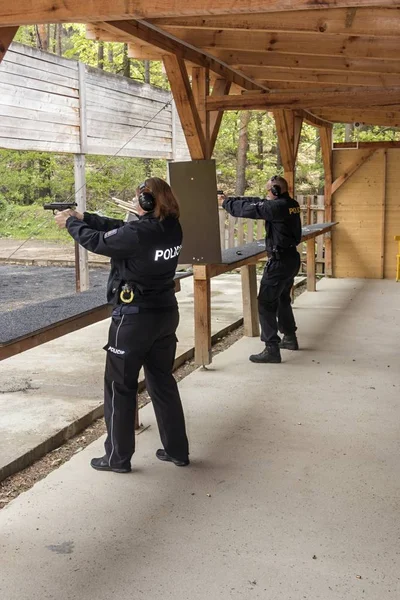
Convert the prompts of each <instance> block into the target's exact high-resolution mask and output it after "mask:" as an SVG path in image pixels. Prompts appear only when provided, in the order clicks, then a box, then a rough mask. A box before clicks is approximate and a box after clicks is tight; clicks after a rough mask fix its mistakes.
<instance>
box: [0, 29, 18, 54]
mask: <svg viewBox="0 0 400 600" xmlns="http://www.w3.org/2000/svg"><path fill="white" fill-rule="evenodd" d="M17 31H18V27H0V63H1V61H2V60H3V58H4V55H5V53H6V52H7V50H8V47H9V45H10V44H11V42H12V41H13V39H14V36H15V34H16V33H17Z"/></svg>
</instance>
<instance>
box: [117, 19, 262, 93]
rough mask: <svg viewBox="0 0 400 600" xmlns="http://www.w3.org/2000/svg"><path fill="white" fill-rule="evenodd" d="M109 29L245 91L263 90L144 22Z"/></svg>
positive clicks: (247, 79)
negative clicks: (194, 65) (215, 75)
mask: <svg viewBox="0 0 400 600" xmlns="http://www.w3.org/2000/svg"><path fill="white" fill-rule="evenodd" d="M107 27H108V28H109V29H110V30H112V29H114V30H115V31H117V32H120V31H124V32H125V33H128V34H130V35H131V36H132V37H133V38H138V39H140V40H142V41H144V42H146V43H148V44H152V45H153V46H155V47H157V48H160V49H161V50H163V51H166V52H170V53H173V54H175V55H176V56H178V57H180V58H181V59H183V60H186V61H190V62H192V63H194V64H197V65H199V66H200V67H207V68H209V69H210V70H211V71H214V72H215V73H217V74H218V75H219V76H220V77H224V78H225V79H228V80H229V81H231V82H232V83H235V84H237V85H239V86H240V87H243V88H245V89H263V86H262V85H260V84H257V83H255V82H254V81H252V80H251V79H250V78H249V77H246V76H245V75H242V73H239V72H237V71H236V70H235V69H232V68H230V67H229V66H228V65H226V64H225V63H223V62H222V61H220V60H218V59H215V58H214V57H213V56H212V55H211V54H208V53H206V52H202V51H200V50H198V49H197V48H195V47H193V46H191V45H190V44H187V43H186V42H182V41H181V40H179V39H176V38H174V36H172V35H170V34H168V33H165V32H163V31H161V30H158V29H157V28H156V27H155V26H153V25H150V24H148V23H145V22H143V21H113V22H108V23H107Z"/></svg>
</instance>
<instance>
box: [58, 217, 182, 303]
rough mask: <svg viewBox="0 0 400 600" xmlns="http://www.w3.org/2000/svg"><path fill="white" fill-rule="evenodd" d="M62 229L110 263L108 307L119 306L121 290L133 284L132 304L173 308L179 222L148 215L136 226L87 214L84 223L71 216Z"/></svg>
mask: <svg viewBox="0 0 400 600" xmlns="http://www.w3.org/2000/svg"><path fill="white" fill-rule="evenodd" d="M66 226H67V229H68V231H69V233H70V235H71V236H72V237H73V238H74V240H76V241H77V242H79V244H80V245H81V246H83V247H84V248H86V249H87V250H90V251H91V252H94V253H95V254H102V255H104V256H109V257H110V258H111V272H110V277H109V280H108V286H107V300H108V302H110V303H112V304H114V305H116V304H118V303H119V302H120V300H119V292H120V291H121V287H122V285H123V284H124V283H131V284H132V287H133V290H134V294H135V296H134V300H133V302H132V305H137V306H141V307H144V308H162V307H170V306H171V307H173V306H176V305H177V302H176V298H175V284H174V276H175V271H176V267H177V264H178V257H179V252H180V250H181V247H182V229H181V226H180V223H179V220H178V219H176V218H174V217H167V218H166V219H164V220H163V221H160V220H159V219H157V218H156V217H155V216H154V214H153V213H146V214H145V215H144V216H142V217H140V218H139V220H137V221H130V222H128V223H125V222H124V221H120V220H118V219H109V218H107V217H100V216H98V215H95V214H92V213H87V212H85V214H84V220H83V221H80V220H79V219H77V218H76V217H69V219H68V220H67V223H66Z"/></svg>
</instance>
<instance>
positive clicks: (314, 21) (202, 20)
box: [151, 7, 399, 41]
mask: <svg viewBox="0 0 400 600" xmlns="http://www.w3.org/2000/svg"><path fill="white" fill-rule="evenodd" d="M397 19H398V11H397V9H396V8H388V7H386V8H380V7H369V8H354V7H351V8H338V9H328V10H326V9H318V10H309V11H307V13H306V14H305V13H302V15H301V19H299V13H298V11H296V10H295V11H293V12H282V13H281V12H278V13H265V14H262V13H258V14H252V13H250V12H249V14H236V15H235V14H229V15H212V16H210V15H204V16H201V17H190V16H188V17H172V18H171V17H170V18H162V19H151V22H153V23H154V24H155V25H157V26H159V27H165V26H166V25H170V26H173V27H180V28H182V29H203V30H204V29H210V30H215V29H217V30H218V29H219V30H221V29H225V30H228V29H233V30H234V31H240V30H242V31H249V30H251V31H270V32H298V31H303V32H308V33H314V34H316V35H317V37H318V38H319V39H320V40H321V41H323V39H324V34H333V33H334V34H337V35H359V36H360V35H368V36H377V37H384V36H397V35H399V27H398V23H397Z"/></svg>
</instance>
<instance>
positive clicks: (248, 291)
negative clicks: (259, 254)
mask: <svg viewBox="0 0 400 600" xmlns="http://www.w3.org/2000/svg"><path fill="white" fill-rule="evenodd" d="M240 272H241V276H242V298H243V323H244V335H246V336H248V337H256V336H258V335H260V327H259V323H258V303H257V265H245V266H244V267H241V269H240Z"/></svg>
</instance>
